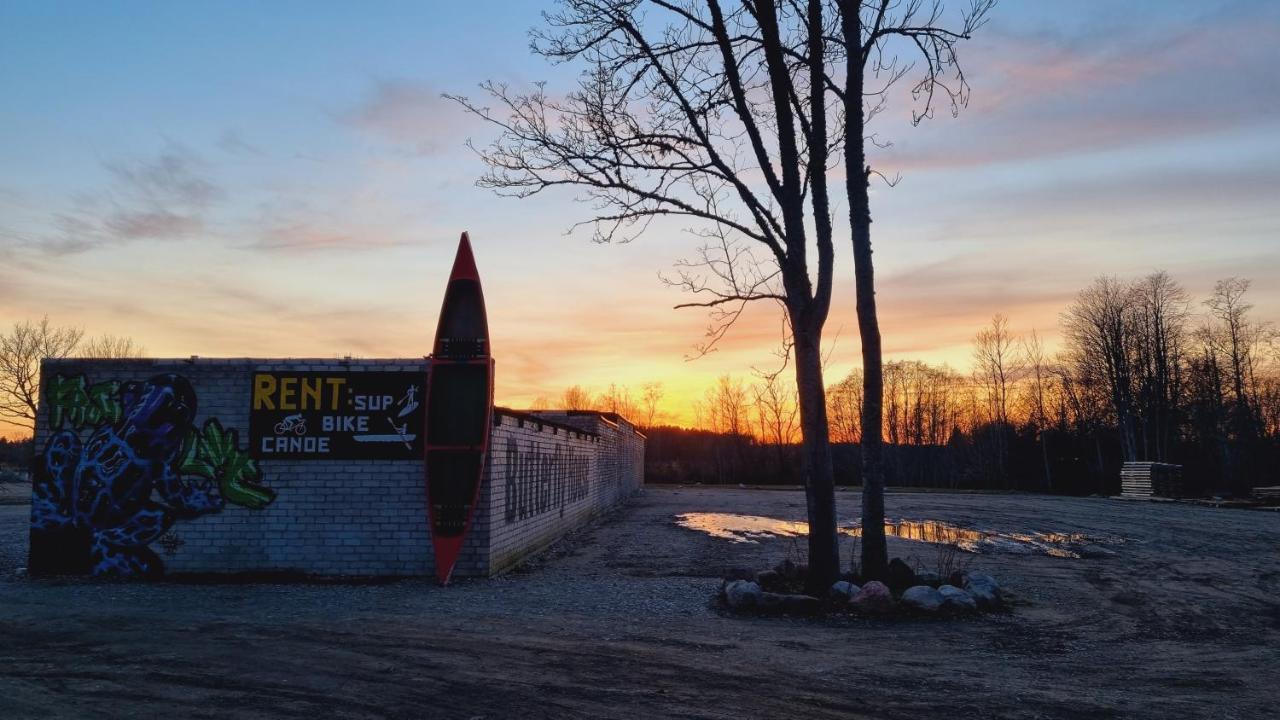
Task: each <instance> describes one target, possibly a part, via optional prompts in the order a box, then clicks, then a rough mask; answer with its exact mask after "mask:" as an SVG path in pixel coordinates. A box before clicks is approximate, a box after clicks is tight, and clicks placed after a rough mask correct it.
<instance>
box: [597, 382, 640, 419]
mask: <svg viewBox="0 0 1280 720" xmlns="http://www.w3.org/2000/svg"><path fill="white" fill-rule="evenodd" d="M596 405H597V407H599V409H601V410H604V411H606V412H611V413H617V414H619V415H621V416H622V417H624V418H626V419H628V420H631V421H633V422H634V421H635V420H636V419H638V418H639V417H640V405H639V404H638V403H637V402H636V400H635V398H633V397H632V396H631V390H630V389H629V388H627V387H625V386H623V385H618V384H617V383H609V387H608V389H606V390H605V391H604V393H603V394H601V396H600V400H599V402H597V403H596Z"/></svg>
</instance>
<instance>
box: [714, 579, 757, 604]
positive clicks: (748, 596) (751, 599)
mask: <svg viewBox="0 0 1280 720" xmlns="http://www.w3.org/2000/svg"><path fill="white" fill-rule="evenodd" d="M762 595H764V591H763V590H761V589H760V586H759V585H757V584H755V583H753V582H751V581H750V580H734V581H732V582H730V583H728V584H726V585H725V586H724V600H725V602H726V603H728V605H729V608H730V609H733V610H748V609H751V608H755V607H756V606H758V605H759V604H760V597H761V596H762Z"/></svg>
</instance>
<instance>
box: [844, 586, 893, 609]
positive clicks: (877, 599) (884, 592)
mask: <svg viewBox="0 0 1280 720" xmlns="http://www.w3.org/2000/svg"><path fill="white" fill-rule="evenodd" d="M849 606H850V607H852V608H853V609H854V610H857V611H858V612H862V613H867V614H869V615H879V614H883V613H887V612H890V611H892V610H893V593H891V592H889V587H888V586H887V585H885V584H884V583H882V582H880V581H879V580H872V581H871V582H869V583H867V584H866V585H863V586H862V588H861V589H860V590H858V592H857V593H855V594H854V596H853V597H851V598H849Z"/></svg>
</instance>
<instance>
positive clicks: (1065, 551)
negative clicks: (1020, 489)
mask: <svg viewBox="0 0 1280 720" xmlns="http://www.w3.org/2000/svg"><path fill="white" fill-rule="evenodd" d="M676 524H677V525H679V526H680V527H684V528H688V529H690V530H697V531H698V532H701V533H706V534H707V535H710V536H711V537H714V538H720V539H723V540H729V541H730V542H738V543H756V542H759V541H760V540H762V539H766V540H767V539H769V538H775V537H803V536H805V535H808V534H809V525H808V523H805V522H798V521H794V520H779V519H777V518H771V517H763V516H760V515H737V514H734V513H683V514H681V515H677V516H676ZM884 530H885V533H886V534H888V535H890V536H892V537H896V538H902V539H903V540H914V541H916V542H927V543H934V544H939V545H954V546H956V547H958V548H960V549H961V550H964V551H965V552H971V553H979V554H987V553H1008V554H1016V555H1034V554H1040V555H1051V556H1053V557H1064V558H1082V557H1099V556H1105V555H1110V554H1112V553H1111V551H1110V550H1106V549H1103V548H1100V547H1098V546H1097V544H1098V543H1103V542H1106V543H1113V542H1119V540H1118V539H1116V538H1097V537H1090V536H1087V535H1084V534H1082V533H1055V532H1001V531H997V530H978V529H974V528H966V527H960V526H959V525H952V524H950V523H945V522H942V521H940V520H892V521H886V522H885V524H884ZM839 532H840V534H841V535H847V536H849V537H861V536H862V528H861V527H860V526H859V525H858V524H850V525H842V526H840V528H839Z"/></svg>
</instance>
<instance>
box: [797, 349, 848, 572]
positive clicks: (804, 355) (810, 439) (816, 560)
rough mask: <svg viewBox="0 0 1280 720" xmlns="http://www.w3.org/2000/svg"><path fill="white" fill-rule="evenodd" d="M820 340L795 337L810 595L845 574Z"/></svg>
mask: <svg viewBox="0 0 1280 720" xmlns="http://www.w3.org/2000/svg"><path fill="white" fill-rule="evenodd" d="M820 338H821V335H820V334H819V333H817V332H814V331H811V330H810V331H804V330H797V331H796V333H795V341H796V345H795V354H796V389H797V394H798V396H799V400H800V424H801V428H802V430H803V436H802V437H803V443H802V448H801V463H800V467H801V472H802V473H803V475H804V490H805V492H804V496H805V502H806V504H807V505H808V516H809V574H808V579H807V584H808V586H809V587H808V589H809V591H810V592H813V593H819V592H821V593H825V592H826V591H827V589H828V588H830V587H831V584H832V583H833V582H835V580H836V577H837V576H838V575H839V574H840V554H839V553H840V548H839V542H838V536H837V535H836V512H835V507H836V494H835V485H834V482H833V470H832V465H831V443H830V441H829V440H828V435H827V433H828V429H827V406H826V403H825V402H824V397H825V391H824V389H823V387H824V386H823V383H822V353H821V350H820V344H821V340H820Z"/></svg>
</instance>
